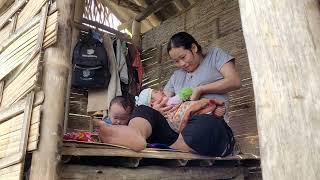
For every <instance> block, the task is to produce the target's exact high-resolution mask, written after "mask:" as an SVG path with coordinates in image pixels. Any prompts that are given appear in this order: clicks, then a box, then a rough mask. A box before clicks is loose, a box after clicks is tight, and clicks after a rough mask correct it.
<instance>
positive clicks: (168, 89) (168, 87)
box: [163, 73, 175, 94]
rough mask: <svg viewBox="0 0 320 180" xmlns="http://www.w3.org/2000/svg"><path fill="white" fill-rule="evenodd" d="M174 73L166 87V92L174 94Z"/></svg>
mask: <svg viewBox="0 0 320 180" xmlns="http://www.w3.org/2000/svg"><path fill="white" fill-rule="evenodd" d="M174 76H175V75H174V73H173V74H172V75H171V77H170V79H169V81H168V82H167V84H166V86H165V87H164V89H163V90H164V91H167V92H170V93H173V94H174V86H173V85H174Z"/></svg>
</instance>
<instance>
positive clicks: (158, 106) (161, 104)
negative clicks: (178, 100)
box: [152, 97, 173, 117]
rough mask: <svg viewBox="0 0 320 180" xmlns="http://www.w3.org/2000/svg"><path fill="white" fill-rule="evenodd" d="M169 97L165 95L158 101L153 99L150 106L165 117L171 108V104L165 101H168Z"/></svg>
mask: <svg viewBox="0 0 320 180" xmlns="http://www.w3.org/2000/svg"><path fill="white" fill-rule="evenodd" d="M168 100H169V98H168V97H165V98H162V99H161V100H159V101H155V102H154V103H153V104H152V108H153V109H155V110H157V111H159V112H160V113H161V114H162V115H163V116H164V117H167V116H168V114H169V113H170V110H171V109H172V108H173V106H167V105H166V104H167V102H168Z"/></svg>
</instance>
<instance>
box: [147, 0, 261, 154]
mask: <svg viewBox="0 0 320 180" xmlns="http://www.w3.org/2000/svg"><path fill="white" fill-rule="evenodd" d="M179 31H187V32H189V33H191V34H192V35H193V36H194V37H195V38H196V40H197V41H198V42H199V43H200V45H201V46H202V47H203V50H204V52H206V51H207V50H208V49H209V48H210V47H219V48H222V49H223V50H224V51H226V52H228V53H229V54H231V55H232V56H234V57H235V58H236V61H235V63H236V68H237V70H238V72H239V74H240V77H241V81H242V87H241V88H240V89H239V90H236V91H233V92H230V93H229V105H228V117H229V118H228V119H229V123H230V126H231V127H232V129H233V131H234V134H235V136H236V137H237V138H240V139H241V141H239V142H240V143H241V147H242V149H243V150H244V153H253V154H256V155H258V154H259V153H258V152H259V150H257V148H256V147H257V146H258V139H257V140H256V141H250V142H249V139H248V138H246V137H252V136H256V135H257V132H258V131H257V123H256V111H255V102H254V93H253V87H252V79H251V71H250V67H249V61H248V56H247V50H246V45H245V41H244V38H243V32H242V27H241V19H240V11H239V5H238V1H224V0H216V1H211V0H204V1H202V2H199V3H198V4H197V5H196V6H194V7H193V8H192V9H190V10H188V11H186V12H185V13H183V14H181V15H178V16H176V17H173V18H171V19H168V20H166V21H164V22H163V23H162V24H161V26H158V27H156V28H154V29H153V30H151V31H149V32H147V33H145V34H143V36H142V49H143V50H144V51H143V52H142V60H145V61H143V65H144V67H145V78H144V81H143V84H144V85H145V86H149V87H159V86H160V87H163V86H164V85H165V84H166V82H167V81H168V80H169V78H170V76H171V75H172V73H173V72H174V70H175V69H176V67H175V66H174V65H173V63H172V62H171V60H170V58H169V56H168V54H167V52H166V46H167V41H168V40H169V38H170V37H171V36H172V35H173V34H174V33H176V32H179ZM159 45H161V46H162V59H161V65H160V67H159V66H158V65H157V63H156V58H155V55H154V52H155V50H154V49H155V48H156V47H157V46H159ZM157 71H158V72H159V71H160V73H158V72H157ZM158 74H161V76H160V77H159V76H157V75H158ZM251 142H255V143H257V145H252V143H251Z"/></svg>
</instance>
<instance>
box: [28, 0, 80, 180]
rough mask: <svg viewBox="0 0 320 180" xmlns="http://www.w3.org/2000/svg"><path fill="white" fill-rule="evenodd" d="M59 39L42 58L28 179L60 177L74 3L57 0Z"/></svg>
mask: <svg viewBox="0 0 320 180" xmlns="http://www.w3.org/2000/svg"><path fill="white" fill-rule="evenodd" d="M56 3H57V9H58V12H59V16H58V33H57V34H58V37H57V43H56V45H55V46H54V47H50V48H48V49H46V51H45V55H44V58H45V59H44V70H43V74H44V77H43V90H44V93H45V100H44V104H43V111H42V118H41V127H40V133H41V135H40V142H39V147H38V150H36V151H34V152H33V156H32V165H31V175H30V179H32V180H35V179H39V180H43V179H46V180H51V179H52V180H53V179H58V178H59V174H58V173H59V171H60V169H59V166H58V165H59V162H60V159H61V155H60V148H61V146H62V135H63V134H62V132H63V119H64V111H65V107H64V106H65V93H66V87H67V79H68V73H69V70H70V46H71V37H72V36H71V30H72V28H71V21H72V17H73V10H74V3H75V0H70V1H64V0H57V1H56Z"/></svg>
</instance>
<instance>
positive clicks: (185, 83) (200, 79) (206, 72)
mask: <svg viewBox="0 0 320 180" xmlns="http://www.w3.org/2000/svg"><path fill="white" fill-rule="evenodd" d="M233 59H234V58H233V57H232V56H230V55H229V54H227V53H225V52H224V51H223V50H222V49H220V48H212V49H210V50H209V52H208V53H207V54H206V55H205V57H204V59H203V61H202V62H201V64H200V65H199V66H198V68H197V69H196V70H195V71H194V72H192V73H187V72H186V71H184V70H181V69H179V70H176V71H175V72H174V73H173V75H172V76H171V77H170V79H169V81H168V83H167V84H166V86H165V88H164V90H165V91H168V92H171V93H174V94H178V93H179V92H180V90H181V89H182V88H184V87H191V88H194V87H197V86H200V85H204V84H209V83H213V82H215V81H218V80H220V79H222V78H223V76H222V75H221V73H220V72H219V71H220V70H221V68H222V66H223V65H224V64H225V63H227V62H229V61H230V60H233ZM201 98H208V99H219V100H223V101H225V102H226V101H227V99H228V98H227V95H226V94H213V93H211V94H204V95H202V96H201Z"/></svg>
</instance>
